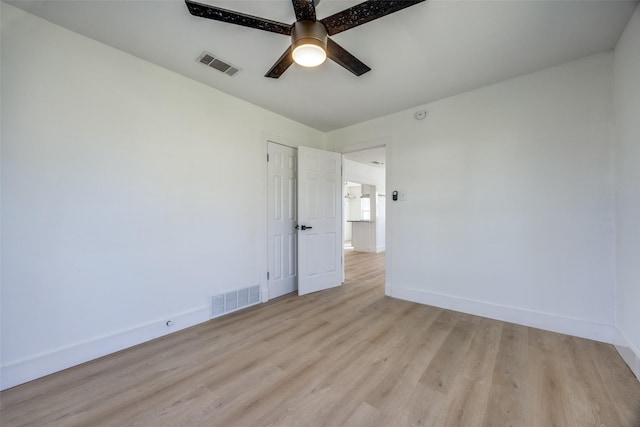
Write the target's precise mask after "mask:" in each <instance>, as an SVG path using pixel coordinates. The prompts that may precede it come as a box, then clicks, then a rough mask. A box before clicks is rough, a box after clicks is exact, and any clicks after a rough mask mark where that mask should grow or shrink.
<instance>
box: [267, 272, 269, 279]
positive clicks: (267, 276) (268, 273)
mask: <svg viewBox="0 0 640 427" xmlns="http://www.w3.org/2000/svg"><path fill="white" fill-rule="evenodd" d="M267 280H269V272H268V271H267Z"/></svg>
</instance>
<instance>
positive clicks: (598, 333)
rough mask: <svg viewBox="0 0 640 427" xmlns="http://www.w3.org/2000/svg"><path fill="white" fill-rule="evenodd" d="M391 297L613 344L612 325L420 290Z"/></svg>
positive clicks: (396, 292) (398, 290) (402, 291)
mask: <svg viewBox="0 0 640 427" xmlns="http://www.w3.org/2000/svg"><path fill="white" fill-rule="evenodd" d="M391 296H392V297H394V298H399V299H404V300H408V301H413V302H417V303H420V304H426V305H433V306H436V307H440V308H446V309H449V310H454V311H460V312H463V313H468V314H473V315H476V316H482V317H488V318H490V319H496V320H502V321H505V322H510V323H517V324H519V325H524V326H530V327H533V328H538V329H544V330H547V331H552V332H559V333H562V334H567V335H573V336H576V337H581V338H587V339H591V340H595V341H601V342H605V343H608V344H612V343H613V334H614V327H613V325H607V324H602V323H596V322H592V321H589V320H583V319H574V318H570V317H564V316H560V315H557V314H552V313H543V312H539V311H532V310H526V309H522V308H516V307H509V306H504V305H498V304H493V303H489V302H485V301H477V300H470V299H464V298H459V297H455V296H451V295H444V294H438V293H432V292H426V291H424V290H420V289H409V288H399V287H397V286H394V287H393V288H392V290H391Z"/></svg>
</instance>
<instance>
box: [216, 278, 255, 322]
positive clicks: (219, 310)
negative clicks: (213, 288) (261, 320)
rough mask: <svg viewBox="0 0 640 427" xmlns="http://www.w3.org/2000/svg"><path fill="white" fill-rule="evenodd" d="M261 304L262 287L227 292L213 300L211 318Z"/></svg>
mask: <svg viewBox="0 0 640 427" xmlns="http://www.w3.org/2000/svg"><path fill="white" fill-rule="evenodd" d="M259 302H260V286H258V285H255V286H251V287H249V288H242V289H238V290H235V291H230V292H225V293H224V294H220V295H216V296H214V297H213V298H212V303H211V318H212V319H213V318H214V317H218V316H222V315H223V314H227V313H231V312H233V311H237V310H240V309H243V308H246V307H250V306H252V305H256V304H258V303H259Z"/></svg>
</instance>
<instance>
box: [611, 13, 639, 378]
mask: <svg viewBox="0 0 640 427" xmlns="http://www.w3.org/2000/svg"><path fill="white" fill-rule="evenodd" d="M638 76H640V8H636V11H635V13H634V15H633V17H632V19H631V21H630V22H629V24H628V26H627V28H626V30H625V32H624V34H623V35H622V37H621V38H620V41H619V42H618V45H617V46H616V50H615V62H614V100H615V115H616V134H617V145H616V150H615V152H616V210H617V215H616V236H617V245H616V250H617V287H616V326H617V331H616V332H617V334H616V345H617V346H618V349H619V350H620V353H621V354H622V356H623V357H624V358H625V360H626V361H627V363H629V366H631V368H632V369H633V371H634V373H635V374H636V376H637V377H638V378H640V264H639V263H638V255H639V254H640V120H639V119H640V78H639V77H638Z"/></svg>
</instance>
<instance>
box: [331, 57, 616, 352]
mask: <svg viewBox="0 0 640 427" xmlns="http://www.w3.org/2000/svg"><path fill="white" fill-rule="evenodd" d="M612 67H613V55H612V53H605V54H600V55H596V56H592V57H589V58H586V59H583V60H580V61H577V62H572V63H568V64H565V65H562V66H559V67H555V68H551V69H548V70H545V71H542V72H538V73H534V74H530V75H526V76H523V77H520V78H516V79H513V80H509V81H505V82H502V83H499V84H496V85H492V86H489V87H485V88H482V89H479V90H475V91H472V92H468V93H465V94H462V95H459V96H455V97H452V98H448V99H445V100H442V101H438V102H434V103H432V104H429V105H426V106H419V107H416V109H415V110H419V109H426V110H428V113H429V114H428V117H427V118H426V119H425V120H422V121H417V120H415V119H414V117H413V114H414V111H415V110H407V111H403V112H399V113H397V114H393V115H389V116H385V117H382V118H379V119H376V120H372V121H369V122H366V123H361V124H358V125H355V126H351V127H348V128H345V129H341V130H337V131H334V132H331V133H329V134H328V135H327V144H328V146H329V147H331V146H334V149H335V150H336V151H341V152H345V151H350V146H351V145H354V146H359V145H361V144H362V141H371V140H381V139H386V140H387V141H390V142H389V143H388V144H387V153H388V154H387V156H388V157H387V164H386V166H387V189H386V191H387V193H388V194H390V193H391V192H392V191H393V190H399V191H400V192H401V194H404V197H405V199H406V200H404V201H398V202H392V201H391V200H389V201H388V203H387V221H388V228H387V230H391V231H390V233H389V235H388V238H387V260H388V271H387V291H388V292H390V293H391V295H392V296H395V297H399V298H405V299H409V300H413V301H417V302H422V303H427V304H432V305H437V306H442V307H448V308H452V309H456V310H460V311H465V312H469V313H474V314H479V315H484V316H488V317H493V318H498V319H504V320H508V321H512V322H516V323H521V324H526V325H532V326H537V327H541V328H544V329H550V330H555V331H560V332H565V333H569V334H573V335H578V336H583V337H588V338H593V339H597V340H602V341H608V342H611V341H612V339H613V317H614V295H613V292H612V289H613V286H614V233H613V215H614V214H613V187H612V186H613V184H612V161H611V143H612V127H613V118H612V108H613V107H612V94H611V78H612Z"/></svg>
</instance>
